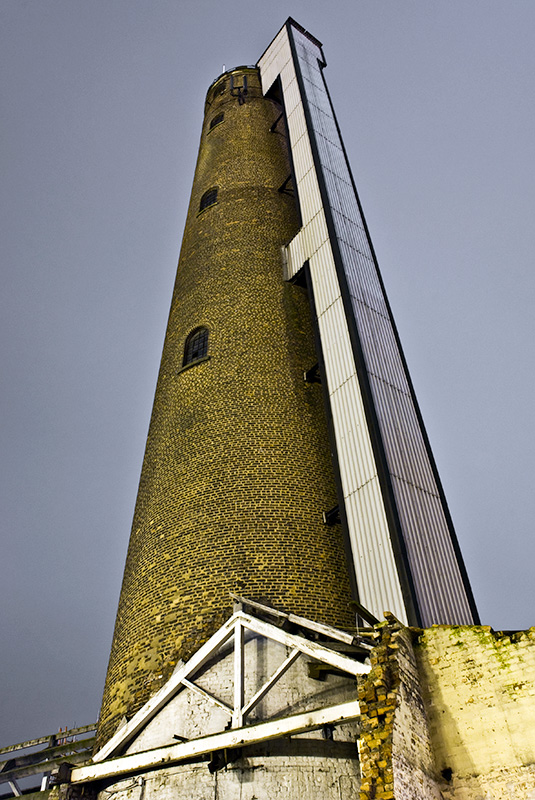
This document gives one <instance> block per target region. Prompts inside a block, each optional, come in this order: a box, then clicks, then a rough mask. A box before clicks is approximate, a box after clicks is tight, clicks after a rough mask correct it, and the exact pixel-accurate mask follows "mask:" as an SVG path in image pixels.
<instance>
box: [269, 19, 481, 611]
mask: <svg viewBox="0 0 535 800" xmlns="http://www.w3.org/2000/svg"><path fill="white" fill-rule="evenodd" d="M283 30H284V34H283V32H281V34H283V35H279V36H278V37H277V38H276V40H275V42H274V44H273V45H272V46H271V48H269V50H268V51H267V53H266V54H265V55H264V56H263V58H262V59H261V61H260V62H259V65H260V68H261V71H263V70H264V62H265V63H266V64H269V70H271V72H269V80H268V79H266V81H265V84H266V86H267V85H268V83H269V85H271V83H272V81H273V79H274V78H273V74H274V73H273V70H274V69H275V66H274V65H275V64H278V65H279V68H280V70H281V73H282V74H281V82H282V86H283V93H284V99H285V105H286V110H287V114H288V129H289V138H290V146H291V149H292V156H293V161H294V169H295V173H296V181H297V193H298V197H299V202H300V207H301V213H302V219H303V229H302V231H301V232H300V234H299V235H298V237H296V241H295V244H294V243H292V244H291V245H290V248H289V250H290V259H291V262H292V263H291V269H292V270H293V273H294V274H295V271H296V269H297V268H298V267H297V263H298V262H299V261H302V262H304V261H305V260H307V259H308V260H309V261H310V265H311V278H312V288H313V293H314V298H315V301H316V307H317V313H318V325H319V330H320V336H321V342H322V349H323V356H324V361H325V369H326V376H327V377H326V379H327V385H328V391H329V394H330V396H331V407H332V412H333V427H334V432H335V437H336V441H337V446H338V448H339V462H340V476H341V481H342V488H343V492H344V496H345V497H346V498H347V502H348V503H349V502H350V499H351V498H352V499H351V503H353V504H355V503H356V499H355V496H356V495H355V493H357V494H358V495H360V493H361V492H362V491H363V489H364V486H363V485H361V484H360V483H359V481H360V480H361V479H362V475H363V474H364V472H363V469H364V467H363V465H364V464H366V465H368V467H369V465H370V464H371V465H372V466H371V467H369V475H370V476H372V477H369V481H370V484H369V485H370V487H371V486H372V484H373V486H374V487H375V488H374V492H371V489H370V491H369V492H368V494H367V495H366V502H364V500H362V501H359V504H358V515H357V516H358V519H357V516H356V515H355V514H356V512H355V514H349V512H348V519H349V528H350V536H351V540H352V547H353V553H354V559H355V565H356V567H355V568H356V571H357V576H358V585H359V592H360V596H361V600H362V602H363V603H364V604H365V605H369V607H370V608H372V609H374V610H377V609H378V608H379V606H381V604H383V603H385V604H386V605H384V609H386V608H390V609H391V610H394V609H395V612H394V613H397V614H398V615H400V616H402V613H401V610H400V606H399V604H400V602H402V601H401V600H400V598H401V588H400V582H399V578H398V574H397V569H396V564H395V559H394V556H393V552H392V546H391V544H390V538H389V535H388V527H387V524H386V512H385V503H384V500H383V498H382V495H381V492H380V489H379V483H378V481H377V478H376V476H377V467H376V464H375V460H374V455H373V451H372V449H371V443H370V441H369V434H368V440H367V441H365V439H366V437H365V436H363V435H362V431H361V430H360V429H361V428H362V430H364V429H366V431H367V425H366V421H365V419H364V417H362V420H361V421H360V422H359V423H358V424H357V423H356V420H357V418H359V415H361V414H363V407H362V399H361V398H360V399H358V398H357V396H356V393H355V392H353V394H352V395H351V402H353V403H356V406H358V405H359V403H360V410H359V411H355V409H353V410H352V409H351V408H350V404H349V398H348V387H346V386H345V384H346V383H348V382H349V381H351V386H352V385H353V383H355V385H357V384H358V378H357V370H356V367H355V361H354V356H353V351H352V345H351V340H350V336H349V332H348V325H347V320H346V319H345V311H344V306H343V303H342V297H341V294H342V289H341V286H340V282H339V276H338V273H337V265H336V262H335V260H334V257H333V255H332V252H333V249H334V251H335V252H337V253H338V254H339V255H340V259H341V262H342V269H343V273H344V278H343V280H344V285H347V288H348V291H349V295H350V298H351V302H352V307H353V317H354V322H355V325H356V329H357V331H358V335H359V341H360V347H361V348H362V353H363V356H364V361H365V364H366V370H367V372H368V380H369V385H370V388H371V391H372V395H373V400H374V406H375V413H376V417H377V423H378V425H379V429H380V431H381V438H382V442H383V447H384V452H385V456H386V460H387V465H388V470H389V472H390V479H391V482H392V488H393V491H394V497H395V501H396V504H397V512H398V517H399V520H400V523H401V527H402V534H403V538H404V542H405V547H406V550H407V554H408V560H409V564H410V569H411V573H412V575H413V578H414V583H415V584H418V585H419V588H417V597H418V602H419V606H420V609H421V612H422V616H423V618H424V619H423V621H424V624H430V623H431V622H433V621H439V619H440V620H442V618H443V614H444V613H445V612H444V611H443V609H444V608H449V609H450V615H449V617H448V618H447V620H445V621H448V622H455V621H460V622H462V621H464V620H465V616H466V615H465V611H466V608H468V601H467V598H466V593H465V590H464V585H463V581H462V577H461V573H460V569H459V565H458V563H457V559H456V556H455V552H454V549H453V545H452V541H451V536H450V533H449V530H448V525H447V522H446V518H445V512H444V509H443V508H442V502H441V499H440V495H439V492H438V488H437V486H436V482H435V478H434V473H433V468H432V466H431V462H430V460H429V455H428V452H427V448H426V446H425V442H424V437H423V434H422V430H421V428H420V423H419V419H418V416H417V413H416V409H415V408H414V404H413V400H412V396H411V393H410V390H409V384H408V379H407V375H406V373H405V367H404V363H403V359H402V355H401V352H400V350H399V347H398V343H397V338H396V335H395V332H394V328H393V324H392V321H391V318H390V314H389V311H388V305H387V302H386V298H385V296H384V292H383V288H382V285H381V281H380V277H379V275H378V272H377V268H376V265H375V260H374V258H373V253H372V250H371V245H370V242H369V240H368V236H367V234H366V229H365V225H364V221H363V219H362V216H361V213H360V209H359V206H358V201H357V198H356V194H355V191H354V187H353V183H352V179H351V175H350V172H349V168H348V165H347V162H346V159H345V155H344V152H343V146H342V142H341V139H340V135H339V132H338V128H337V125H336V122H335V119H334V114H333V111H332V107H331V104H330V100H329V97H328V94H327V91H326V87H325V84H324V82H323V75H322V70H321V69H320V65H319V64H318V59H321V58H322V56H321V50H320V48H319V47H318V45H317V44H316V43H315V42H313V41H312V40H311V39H310V38H308V37H307V36H306V35H304V34H303V33H302V32H301V31H300V30H299V29H297V28H295V27H294V26H292V27H291V33H290V34H288V33H287V32H286V28H285V29H283ZM289 36H291V37H292V39H293V41H294V43H295V50H296V53H297V59H296V61H295V63H293V56H292V52H291V45H290V38H289ZM270 51H273V52H272V53H271V52H270ZM297 72H299V73H300V75H301V80H302V86H303V89H304V92H305V97H302V96H301V88H300V85H299V82H298V81H297V80H296V79H295V76H296V75H297ZM296 88H297V91H296ZM286 92H287V94H286ZM303 103H306V106H307V108H308V114H309V116H310V119H311V129H310V130H308V131H306V115H305V112H304V107H303ZM312 143H315V147H316V148H317V156H316V155H314V154H315V152H316V151H315V150H314V148H313V146H312ZM315 162H317V163H315ZM320 184H321V185H322V186H323V189H322V191H323V192H324V198H323V199H322V194H321V192H320ZM324 199H325V200H326V209H325V213H324V211H323V210H322V209H323V202H324ZM326 215H327V216H328V217H329V218H330V219H331V220H332V223H333V225H334V230H335V238H336V241H335V242H333V243H332V248H330V247H329V248H328V247H326V246H325V245H324V242H325V230H326V228H327V226H326V223H325V216H326ZM344 291H345V289H344ZM342 387H344V389H343V391H342ZM359 397H360V393H359ZM357 434H358V435H357ZM368 467H367V468H368ZM359 476H360V477H359ZM365 485H368V484H365ZM409 487H410V490H409ZM372 498H373V502H372ZM351 503H350V504H351ZM411 503H414V504H415V505H414V506H411ZM355 508H357V506H355ZM385 537H386V538H385ZM386 541H388V546H387V545H386V544H385V542H386ZM359 542H367V545H366V546H362V547H361V546H360V545H359ZM374 542H375V545H374ZM374 547H375V550H376V551H377V552H378V553H380V556H381V557H380V558H378V557H376V555H374V553H375V550H374ZM357 563H358V569H357ZM427 580H428V581H429V583H430V584H432V586H433V588H432V590H431V589H429V586H427V585H426V586H425V587H424V586H420V584H425V583H426V581H427ZM385 581H386V582H387V583H388V582H389V584H390V588H389V586H385V585H383V584H384V582H385ZM441 583H442V585H441ZM459 596H461V600H459V599H458V598H459ZM461 612H462V613H461ZM469 616H470V615H469Z"/></svg>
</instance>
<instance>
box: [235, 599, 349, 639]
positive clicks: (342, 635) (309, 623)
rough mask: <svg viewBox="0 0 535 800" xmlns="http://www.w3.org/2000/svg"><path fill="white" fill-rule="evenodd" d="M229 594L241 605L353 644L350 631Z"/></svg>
mask: <svg viewBox="0 0 535 800" xmlns="http://www.w3.org/2000/svg"><path fill="white" fill-rule="evenodd" d="M229 594H230V596H231V597H232V599H233V600H234V601H236V602H237V603H240V604H241V605H243V606H250V608H257V609H258V610H259V611H264V612H265V613H266V614H269V615H270V616H272V617H278V618H279V619H287V620H288V622H293V623H294V625H300V626H301V627H302V628H305V629H306V630H309V631H314V633H320V634H322V635H323V636H327V637H328V638H330V639H335V640H336V641H339V642H344V644H353V643H354V642H355V637H354V636H353V635H352V634H351V633H347V632H346V631H341V630H340V629H339V628H333V627H332V625H325V624H324V623H323V622H314V620H311V619H307V618H306V617H298V616H297V614H287V613H286V612H285V611H279V610H278V609H277V608H272V607H271V606H266V605H265V603H259V602H258V601H257V600H249V598H248V597H242V596H241V595H239V594H233V592H229Z"/></svg>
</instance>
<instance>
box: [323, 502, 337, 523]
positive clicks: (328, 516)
mask: <svg viewBox="0 0 535 800" xmlns="http://www.w3.org/2000/svg"><path fill="white" fill-rule="evenodd" d="M323 522H324V524H325V525H338V524H339V523H340V506H333V507H332V508H330V509H329V510H328V511H324V512H323Z"/></svg>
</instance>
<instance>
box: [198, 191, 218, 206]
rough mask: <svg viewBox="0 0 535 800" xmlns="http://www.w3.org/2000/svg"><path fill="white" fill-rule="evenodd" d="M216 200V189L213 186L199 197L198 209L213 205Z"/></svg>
mask: <svg viewBox="0 0 535 800" xmlns="http://www.w3.org/2000/svg"><path fill="white" fill-rule="evenodd" d="M216 201H217V189H216V188H215V187H214V188H212V189H208V191H207V192H205V193H204V194H203V196H202V197H201V202H200V204H199V211H203V210H204V209H205V208H208V206H213V204H214V203H215V202H216Z"/></svg>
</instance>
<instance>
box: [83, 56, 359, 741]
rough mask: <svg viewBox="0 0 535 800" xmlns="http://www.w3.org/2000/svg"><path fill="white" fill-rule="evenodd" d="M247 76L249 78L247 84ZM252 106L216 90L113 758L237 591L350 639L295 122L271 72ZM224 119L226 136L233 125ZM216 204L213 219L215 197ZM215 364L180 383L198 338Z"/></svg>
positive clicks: (126, 598)
mask: <svg viewBox="0 0 535 800" xmlns="http://www.w3.org/2000/svg"><path fill="white" fill-rule="evenodd" d="M243 72H244V70H241V71H239V75H240V76H241V75H243ZM247 74H248V80H249V93H248V96H247V100H246V102H245V103H244V104H242V105H240V104H239V103H238V101H237V99H236V98H233V97H231V95H230V92H229V85H228V83H229V79H228V76H227V77H226V78H222V79H220V80H219V81H218V82H217V83H216V84H215V85H214V86H212V87H211V89H210V90H209V92H208V96H207V102H206V115H205V121H204V125H203V131H202V136H201V146H200V150H199V157H198V163H197V168H196V173H195V179H194V184H193V190H192V195H191V203H190V208H189V212H188V218H187V222H186V228H185V234H184V239H183V244H182V250H181V256H180V261H179V265H178V272H177V278H176V284H175V289H174V294H173V300H172V305H171V311H170V317H169V325H168V330H167V334H166V339H165V344H164V350H163V355H162V363H161V369H160V375H159V379H158V385H157V389H156V397H155V402H154V408H153V414H152V419H151V424H150V431H149V436H148V441H147V449H146V453H145V459H144V463H143V469H142V474H141V480H140V487H139V494H138V499H137V505H136V510H135V517H134V523H133V528H132V535H131V541H130V547H129V552H128V557H127V563H126V569H125V575H124V581H123V588H122V593H121V599H120V605H119V610H118V615H117V622H116V629H115V635H114V641H113V648H112V653H111V658H110V664H109V669H108V677H107V681H106V688H105V694H104V700H103V705H102V711H101V722H100V728H99V734H98V735H99V744H102V743H103V742H104V741H105V740H106V739H107V738H108V737H109V736H110V735H111V734H112V733H113V732H114V730H115V728H116V726H117V724H118V722H119V720H120V719H121V718H122V717H123V715H125V714H126V715H127V716H131V715H132V714H133V713H134V712H135V711H136V710H137V709H138V708H139V707H140V706H141V705H142V704H143V703H144V702H145V701H146V700H147V698H148V697H149V696H150V694H151V693H152V692H153V691H154V690H155V689H156V688H158V686H159V685H160V682H161V681H162V680H163V679H165V678H166V677H167V676H168V674H169V673H170V671H171V670H172V668H173V666H174V664H175V663H176V661H177V660H178V659H179V658H183V659H187V658H188V657H189V656H190V655H191V654H192V653H193V652H194V651H195V650H196V649H197V648H198V647H199V646H200V645H201V644H202V643H203V642H204V641H205V640H206V639H207V638H208V637H209V636H210V635H211V634H212V633H213V632H214V631H215V630H216V629H217V628H218V627H219V625H220V624H221V622H222V621H223V619H224V618H225V617H226V616H228V615H229V614H230V612H231V608H230V601H229V594H228V593H229V590H230V591H234V592H239V593H242V594H245V595H247V596H250V597H254V598H257V599H264V600H266V601H267V602H269V603H271V604H274V605H276V606H280V607H284V608H287V609H291V610H292V611H293V612H295V613H300V614H303V615H306V616H308V617H311V618H313V619H317V620H323V621H328V622H330V623H332V624H334V625H339V626H344V625H351V624H352V618H351V613H350V610H349V606H348V600H349V598H350V589H349V582H348V577H347V568H346V562H345V554H344V547H343V543H342V538H341V533H340V527H339V526H334V527H325V526H324V525H323V523H322V518H321V514H322V511H323V510H325V509H327V508H330V507H331V506H333V505H334V504H335V503H336V492H335V486H334V482H333V477H332V468H331V462H330V453H329V446H328V442H327V434H326V424H325V419H324V412H323V407H322V398H321V387H319V386H318V385H307V384H305V383H304V381H303V377H302V376H303V371H304V370H305V369H307V368H309V367H310V366H311V365H312V364H313V363H314V362H315V361H316V355H315V352H314V345H313V335H312V330H311V321H310V314H309V307H308V299H307V297H306V293H305V291H304V290H303V289H300V288H298V287H292V286H290V285H288V284H285V283H284V281H283V280H282V267H281V255H280V250H281V245H282V244H284V243H285V242H287V241H289V240H290V239H291V238H292V236H293V235H294V234H295V233H296V231H297V229H298V219H297V214H296V210H295V204H294V199H293V198H292V197H291V196H290V195H288V194H284V193H280V192H279V191H278V188H279V187H280V186H281V184H282V183H283V182H284V181H285V179H286V178H287V176H288V174H289V165H288V157H287V152H286V140H285V136H284V132H283V130H282V128H281V123H279V124H278V126H277V128H276V130H275V132H270V127H271V126H272V124H273V122H274V121H275V120H276V119H277V117H278V116H279V114H280V108H279V107H278V106H277V105H276V104H275V103H274V102H273V101H271V100H268V99H264V98H263V97H262V96H261V91H260V87H259V82H258V76H257V72H256V70H247ZM221 111H223V112H224V114H225V117H224V120H223V122H221V123H220V124H218V125H216V126H215V127H214V128H213V129H211V130H210V129H209V124H210V121H211V120H212V119H213V117H214V116H215V115H216V114H218V113H219V112H221ZM211 187H218V198H217V203H216V204H215V205H213V206H211V207H209V208H207V209H205V210H204V211H203V212H201V213H198V209H199V201H200V198H201V196H202V195H203V193H204V192H205V191H206V190H207V189H209V188H211ZM201 325H202V326H206V327H207V328H208V329H209V331H210V341H209V356H210V358H209V360H206V361H203V362H202V363H199V364H196V365H194V366H192V367H191V368H189V369H187V370H185V371H181V365H182V357H183V350H184V343H185V340H186V337H187V336H188V334H189V333H190V332H191V330H192V329H194V328H196V327H198V326H201Z"/></svg>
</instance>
